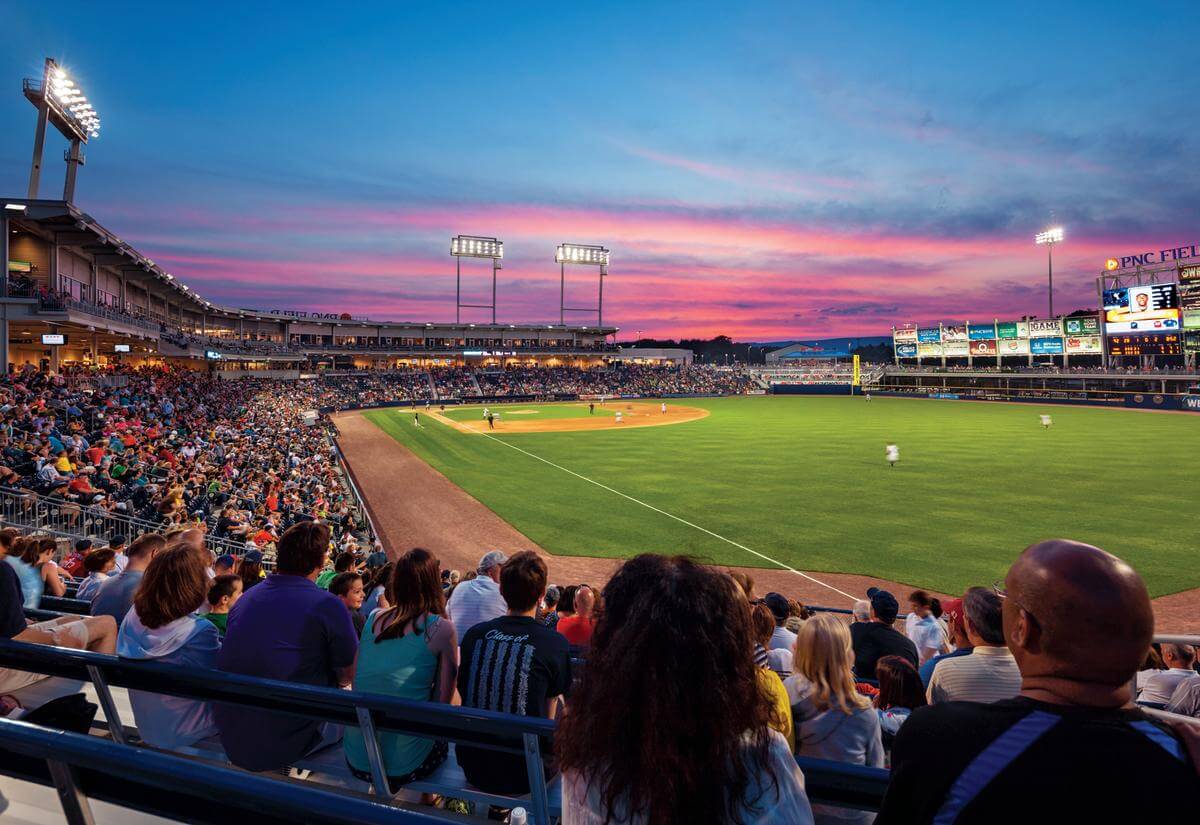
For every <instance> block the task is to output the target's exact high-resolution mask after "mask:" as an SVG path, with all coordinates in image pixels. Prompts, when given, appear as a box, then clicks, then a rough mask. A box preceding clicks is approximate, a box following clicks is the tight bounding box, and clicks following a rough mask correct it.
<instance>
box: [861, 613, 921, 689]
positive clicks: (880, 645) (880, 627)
mask: <svg viewBox="0 0 1200 825" xmlns="http://www.w3.org/2000/svg"><path fill="white" fill-rule="evenodd" d="M850 643H851V645H853V647H854V675H855V676H857V677H858V678H859V679H874V678H875V663H876V662H878V661H879V660H880V659H882V658H883V657H884V656H903V657H904V658H905V659H908V661H910V662H912V666H913V667H916V666H917V647H916V645H914V644H913V643H912V642H911V641H910V640H909V638H908V637H907V636H905V635H904V634H903V633H901V632H900V631H899V630H896V628H894V627H892V626H891V625H886V624H882V623H880V622H855V623H854V624H852V625H850Z"/></svg>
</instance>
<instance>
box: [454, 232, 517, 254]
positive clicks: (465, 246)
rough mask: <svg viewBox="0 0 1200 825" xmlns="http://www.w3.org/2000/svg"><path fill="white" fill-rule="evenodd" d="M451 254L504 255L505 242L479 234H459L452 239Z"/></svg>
mask: <svg viewBox="0 0 1200 825" xmlns="http://www.w3.org/2000/svg"><path fill="white" fill-rule="evenodd" d="M450 254H451V255H454V256H455V257H458V258H493V259H501V258H503V257H504V242H503V241H500V240H497V239H496V238H485V237H481V236H477V235H457V236H455V237H453V238H451V239H450Z"/></svg>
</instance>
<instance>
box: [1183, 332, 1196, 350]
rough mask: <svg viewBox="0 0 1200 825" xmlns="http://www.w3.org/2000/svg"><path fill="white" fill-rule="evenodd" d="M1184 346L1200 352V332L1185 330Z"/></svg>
mask: <svg viewBox="0 0 1200 825" xmlns="http://www.w3.org/2000/svg"><path fill="white" fill-rule="evenodd" d="M1183 348H1184V349H1185V350H1186V351H1188V352H1200V332H1185V333H1184V334H1183Z"/></svg>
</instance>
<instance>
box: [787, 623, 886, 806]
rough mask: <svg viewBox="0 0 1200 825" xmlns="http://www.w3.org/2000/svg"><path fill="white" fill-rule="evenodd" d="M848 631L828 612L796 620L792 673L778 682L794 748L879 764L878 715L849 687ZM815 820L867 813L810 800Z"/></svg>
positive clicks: (851, 655) (851, 657) (801, 752)
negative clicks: (786, 702)
mask: <svg viewBox="0 0 1200 825" xmlns="http://www.w3.org/2000/svg"><path fill="white" fill-rule="evenodd" d="M853 664H854V652H853V651H852V649H851V647H850V631H849V630H848V629H847V627H846V625H844V624H843V623H842V622H841V620H840V619H838V618H837V617H836V616H835V615H834V614H832V613H819V614H817V615H816V616H814V617H812V618H811V619H809V620H808V621H806V622H804V623H803V624H802V625H801V626H800V633H799V635H797V636H796V646H795V648H794V654H793V657H792V667H793V674H792V676H790V677H789V678H788V679H786V680H785V681H784V683H783V685H784V687H785V688H786V689H787V692H788V699H789V701H790V702H791V705H792V719H793V722H794V724H795V726H796V754H797V755H798V756H810V757H815V758H817V759H829V760H833V761H835V762H849V763H851V764H854V765H866V766H868V767H875V768H881V767H883V764H884V753H883V742H882V740H881V738H880V730H879V715H878V714H877V713H876V712H875V709H874V708H873V707H871V701H870V700H869V699H867V697H865V696H862V695H861V694H859V693H858V691H857V690H855V688H854V674H853V673H852V672H851V666H852V665H853ZM813 813H814V814H815V816H816V821H817V822H818V823H822V822H825V823H870V822H873V821H874V819H875V815H874V814H873V813H869V812H866V811H855V810H851V809H849V808H831V807H829V806H825V805H814V806H813Z"/></svg>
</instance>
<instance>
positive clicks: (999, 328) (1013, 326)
mask: <svg viewBox="0 0 1200 825" xmlns="http://www.w3.org/2000/svg"><path fill="white" fill-rule="evenodd" d="M996 337H997V338H1028V337H1029V324H1027V323H1025V322H1024V321H1001V322H1000V323H998V324H996Z"/></svg>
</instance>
